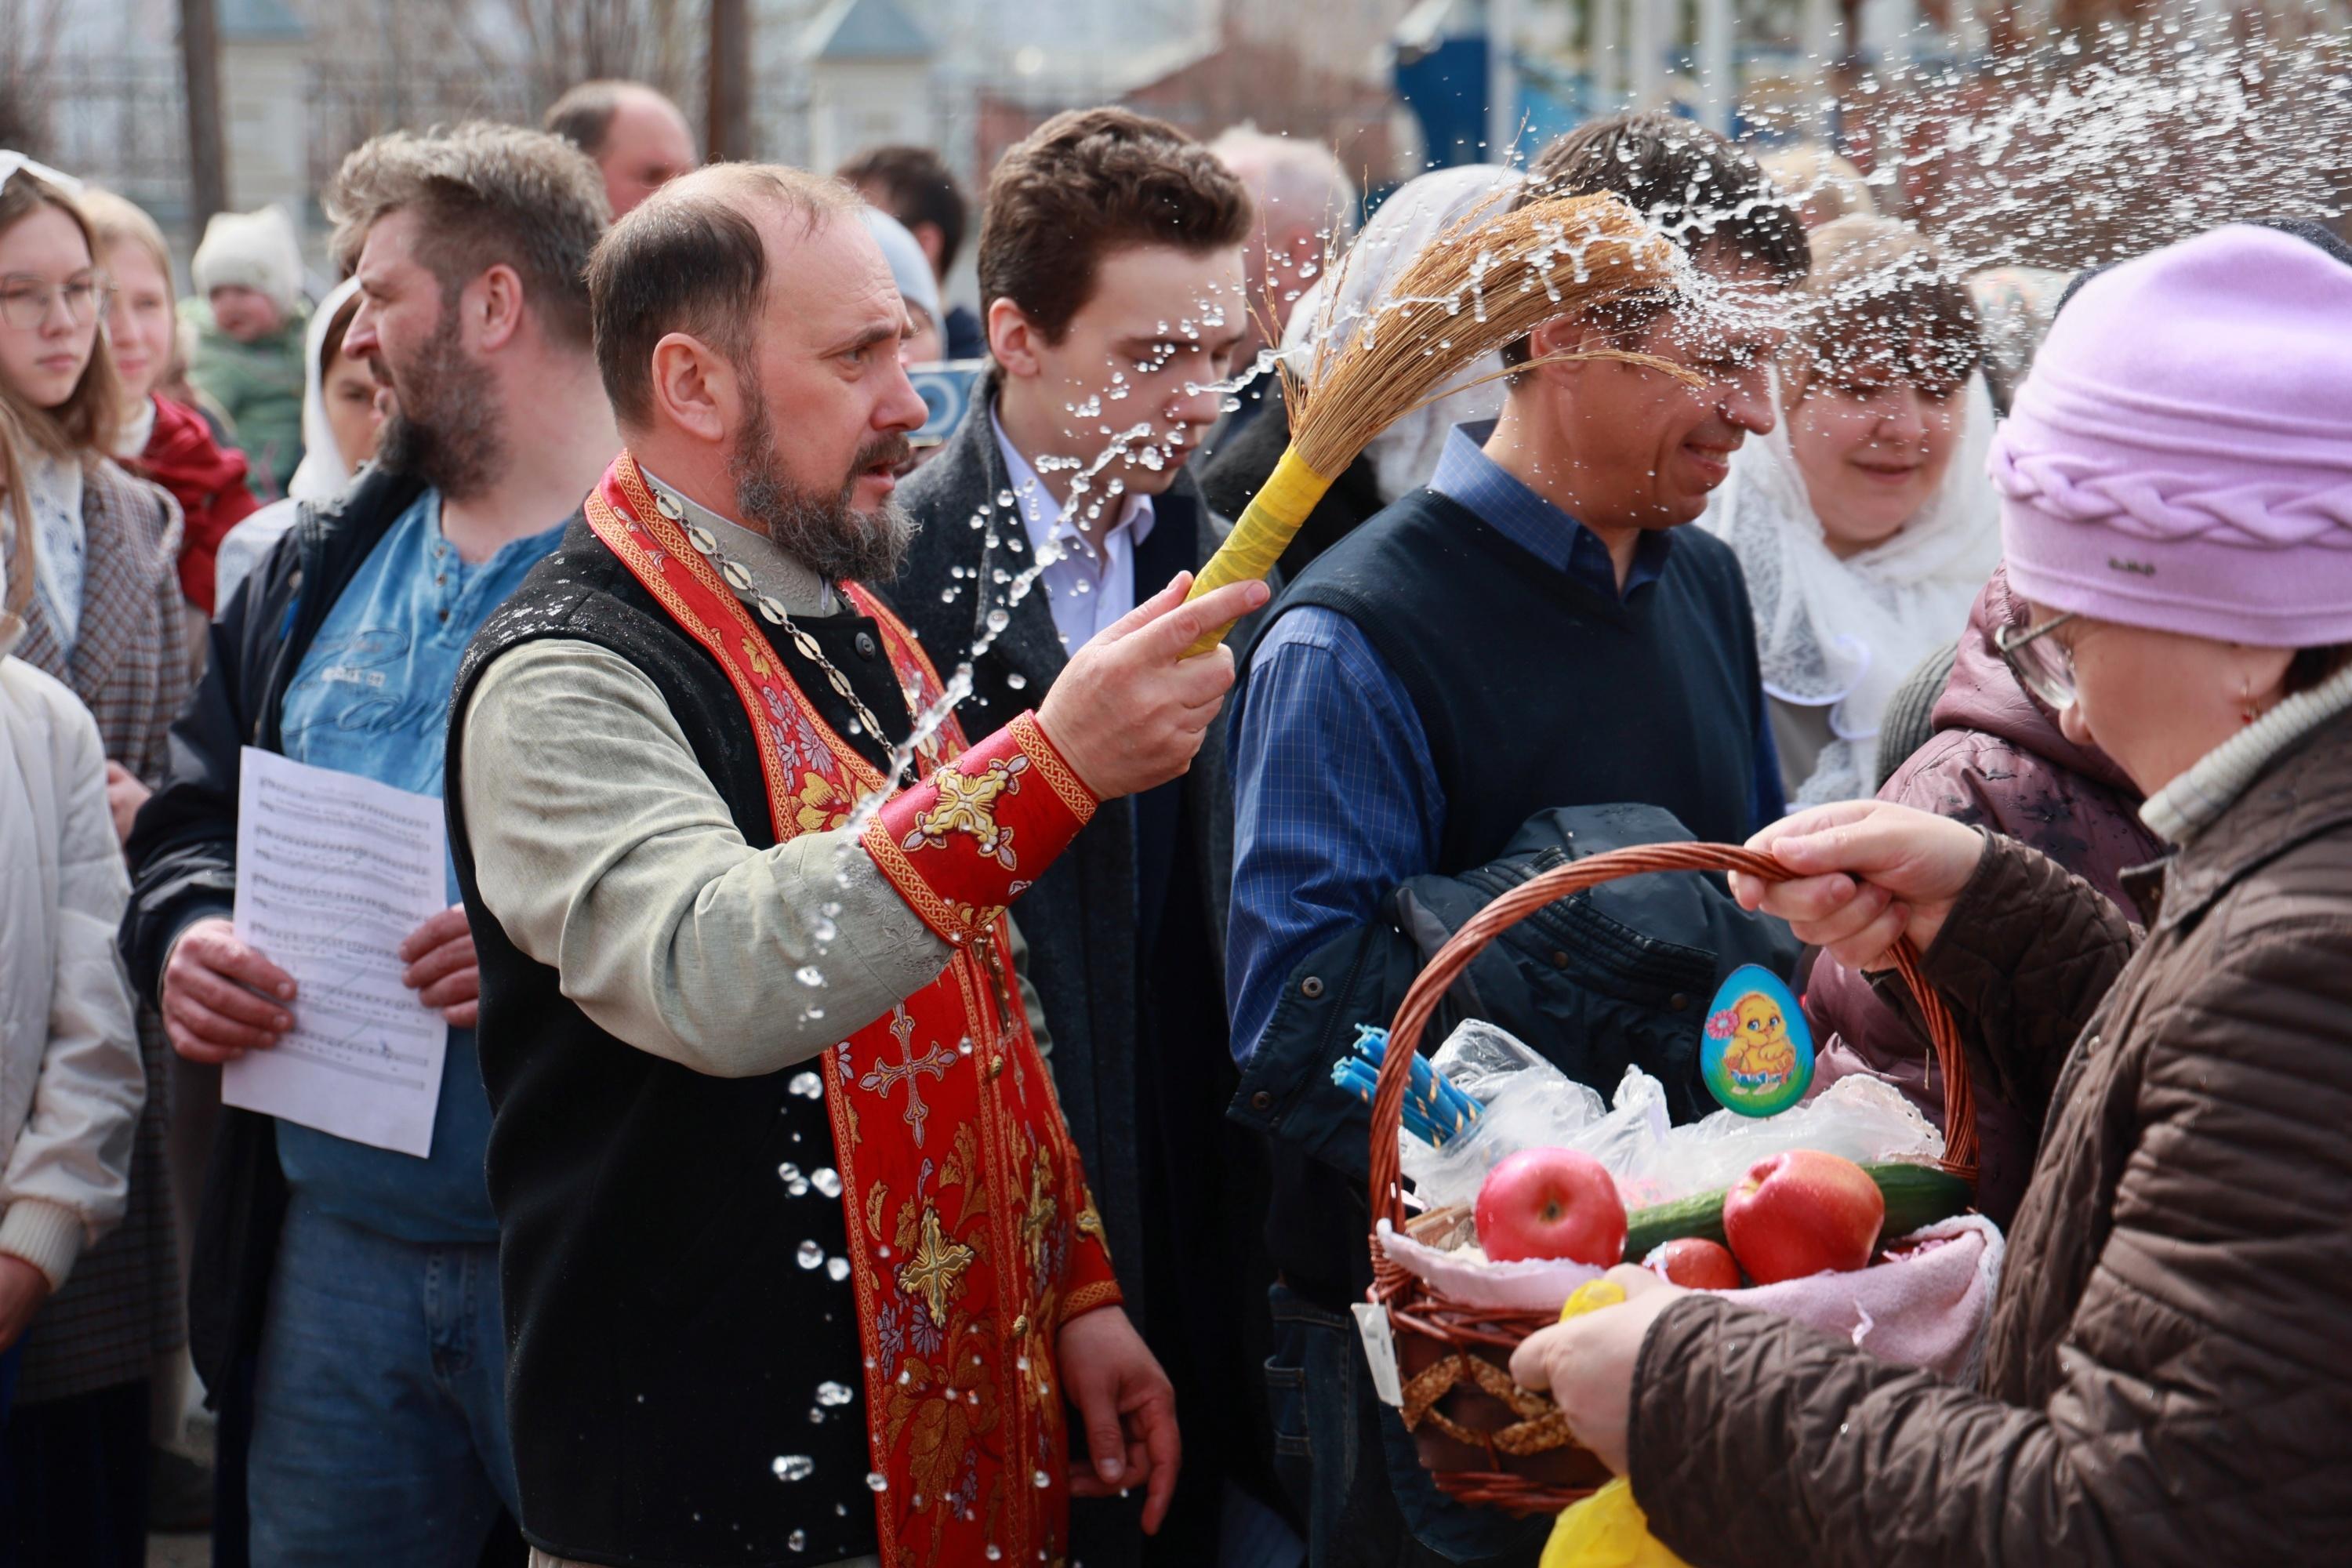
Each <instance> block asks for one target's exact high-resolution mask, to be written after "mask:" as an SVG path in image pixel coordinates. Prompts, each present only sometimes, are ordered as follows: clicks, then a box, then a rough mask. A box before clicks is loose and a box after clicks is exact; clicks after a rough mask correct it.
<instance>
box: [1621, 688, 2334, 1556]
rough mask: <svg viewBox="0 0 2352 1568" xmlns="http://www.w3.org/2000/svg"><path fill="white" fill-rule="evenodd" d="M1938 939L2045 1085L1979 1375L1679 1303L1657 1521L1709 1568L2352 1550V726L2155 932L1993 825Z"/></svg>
mask: <svg viewBox="0 0 2352 1568" xmlns="http://www.w3.org/2000/svg"><path fill="white" fill-rule="evenodd" d="M2136 944H2137V951H2134V949H2135V945H2136ZM1927 957H1928V970H1929V973H1930V975H1931V977H1932V978H1933V980H1934V982H1935V984H1936V985H1937V989H1938V990H1939V991H1941V992H1942V993H1943V994H1945V996H1946V997H1947V998H1948V999H1949V1000H1950V1001H1951V1002H1952V1004H1953V1005H1954V1006H1955V1008H1956V1010H1957V1011H1958V1013H1959V1014H1960V1015H1961V1016H1962V1019H1963V1023H1964V1026H1965V1027H1966V1028H1968V1030H1969V1032H1970V1033H1971V1035H1972V1036H1974V1037H1975V1038H1974V1041H1973V1043H1974V1044H1976V1045H1978V1046H1979V1047H1981V1048H1983V1049H1984V1050H1986V1051H1987V1052H1989V1053H1990V1055H1991V1056H1992V1057H1993V1058H1995V1059H1996V1060H1998V1061H2000V1063H2001V1064H2002V1065H2003V1067H2004V1069H2005V1070H2006V1072H2007V1073H2008V1075H2009V1077H2010V1079H2011V1081H2012V1082H2013V1083H2016V1084H2020V1085H2027V1086H2032V1087H2033V1088H2034V1089H2037V1090H2038V1091H2039V1092H2042V1093H2043V1094H2045V1095H2046V1096H2047V1102H2048V1108H2049V1109H2048V1116H2047V1125H2046V1130H2045V1132H2044V1135H2043V1138H2042V1151H2041V1156H2040V1159H2039V1160H2038V1162H2037V1163H2036V1164H2035V1167H2034V1172H2033V1178H2032V1184H2031V1186H2030V1188H2029V1190H2028V1192H2027V1194H2026V1196H2025V1201H2024V1204H2023V1206H2022V1207H2021V1209H2020V1211H2019V1214H2018V1217H2017V1223H2016V1226H2015V1227H2014V1228H2013V1230H2012V1231H2011V1236H2010V1245H2009V1252H2008V1257H2007V1258H2006V1260H2005V1262H2004V1264H2003V1267H2002V1274H2001V1280H2000V1291H1999V1294H1998V1297H1997V1299H1996V1305H1995V1309H1994V1313H1993V1321H1992V1330H1991V1337H1990V1344H1989V1345H1988V1347H1987V1351H1986V1354H1985V1363H1984V1367H1983V1373H1982V1376H1981V1379H1980V1385H1979V1388H1977V1389H1968V1388H1960V1387H1954V1386H1951V1385H1949V1384H1943V1383H1940V1382H1938V1381H1937V1380H1936V1379H1935V1378H1933V1377H1931V1376H1929V1375H1928V1374H1927V1373H1917V1372H1909V1371H1906V1370H1903V1369H1901V1368H1897V1367H1895V1366H1891V1365H1888V1364H1886V1363H1881V1362H1877V1361H1874V1360H1873V1359H1871V1358H1870V1357H1869V1356H1867V1355H1866V1354H1864V1352H1861V1351H1859V1350H1857V1349H1855V1348H1854V1347H1853V1345H1851V1344H1847V1343H1845V1342H1840V1341H1832V1340H1830V1339H1827V1338H1824V1337H1822V1336H1820V1335H1817V1334H1814V1333H1812V1332H1811V1331H1808V1330H1805V1329H1802V1328H1800V1327H1798V1326H1797V1325H1795V1324H1793V1323H1790V1322H1787V1321H1781V1320H1776V1319H1771V1318H1767V1317H1764V1316H1762V1315H1760V1314H1758V1313H1755V1312H1753V1311H1750V1310H1742V1309H1740V1308H1737V1307H1733V1306H1730V1305H1728V1304H1727V1303H1725V1302H1723V1301H1720V1300H1712V1299H1709V1298H1706V1297H1696V1298H1694V1299H1692V1300H1688V1301H1685V1302H1679V1303H1677V1304H1676V1305H1675V1306H1674V1307H1673V1308H1672V1309H1670V1310H1667V1311H1666V1312H1665V1313H1664V1314H1663V1315H1662V1316H1661V1317H1660V1318H1659V1319H1658V1321H1657V1322H1656V1324H1655V1325H1654V1327H1653V1328H1652V1330H1651V1331H1650V1333H1649V1335H1648V1337H1647V1338H1646V1340H1645V1341H1644V1342H1643V1348H1642V1354H1641V1360H1640V1363H1639V1365H1638V1367H1637V1369H1636V1373H1635V1382H1634V1394H1633V1416H1632V1428H1631V1434H1630V1438H1631V1455H1632V1470H1633V1490H1634V1495H1635V1496H1636V1498H1637V1499H1638V1500H1640V1501H1641V1503H1642V1505H1643V1508H1645V1509H1646V1510H1649V1514H1650V1519H1651V1523H1652V1528H1653V1529H1654V1531H1656V1533H1657V1534H1658V1536H1659V1537H1660V1539H1662V1540H1663V1541H1664V1542H1666V1544H1668V1545H1669V1546H1671V1547H1672V1548H1674V1550H1675V1551H1676V1552H1679V1553H1681V1554H1682V1555H1683V1557H1684V1558H1685V1559H1686V1560H1687V1561H1688V1562H1690V1563H1693V1564H1694V1565H1696V1568H1748V1565H1750V1564H1754V1565H1758V1568H1762V1565H1765V1564H1774V1565H1777V1564H1782V1563H1808V1564H1823V1565H1827V1568H1840V1565H1846V1564H1852V1565H1855V1568H1861V1565H1864V1564H1868V1565H1871V1568H1877V1565H1880V1564H1901V1565H1903V1568H1934V1565H1939V1564H1951V1565H1953V1568H1958V1565H1960V1564H1969V1565H1971V1568H1974V1565H1977V1564H1999V1565H2003V1568H2008V1565H2021V1564H2037V1565H2038V1564H2077V1563H2079V1564H2115V1565H2117V1568H2125V1565H2128V1568H2165V1565H2168V1564H2180V1565H2182V1568H2192V1565H2193V1568H2218V1565H2221V1564H2235V1563H2248V1564H2255V1563H2260V1564H2265V1565H2268V1564H2286V1563H2338V1562H2344V1561H2346V1560H2347V1550H2352V1548H2347V1529H2348V1528H2352V1355H2347V1333H2352V720H2337V721H2333V722H2332V723H2331V724H2330V725H2328V726H2326V727H2325V728H2323V729H2322V730H2321V731H2319V732H2318V733H2316V734H2315V736H2313V737H2311V738H2310V739H2308V740H2307V741H2306V742H2304V744H2303V745H2302V746H2301V748H2300V749H2298V750H2296V751H2294V752H2290V753H2289V754H2288V755H2286V756H2285V757H2284V758H2282V759H2281V760H2279V761H2278V762H2276V763H2273V766H2272V768H2271V769H2270V770H2269V772H2268V773H2265V774H2264V775H2263V778H2261V779H2260V780H2259V781H2257V782H2256V783H2255V784H2254V785H2253V786H2252V788H2251V789H2249V790H2248V791H2247V792H2246V794H2245V795H2244V796H2242V798H2241V799H2240V800H2239V801H2238V803H2237V804H2236V805H2233V806H2232V807H2231V809H2230V810H2229V811H2228V813H2227V814H2225V815H2224V816H2222V817H2221V818H2220V819H2219V820H2217V821H2215V822H2214V823H2213V824H2212V825H2211V826H2209V827H2207V828H2206V829H2205V831H2204V832H2203V833H2202V834H2200V836H2199V837H2198V838H2197V839H2196V840H2195V842H2194V843H2192V844H2191V845H2189V847H2187V848H2186V849H2184V850H2183V851H2182V852H2181V853H2180V854H2179V857H2178V858H2176V859H2175V861H2174V862H2173V864H2172V865H2171V867H2170V869H2169V871H2168V874H2167V876H2166V879H2165V883H2164V886H2163V889H2162V892H2161V900H2160V905H2159V906H2158V912H2157V913H2156V914H2155V917H2154V919H2153V923H2152V925H2151V926H2150V928H2149V930H2148V931H2147V934H2146V937H2145V940H2144V941H2141V940H2140V938H2139V935H2138V933H2137V932H2136V931H2134V930H2133V929H2132V928H2131V927H2130V926H2129V925H2128V924H2127V923H2126V921H2125V919H2124V917H2123V916H2122V915H2121V914H2120V913H2119V912H2118V911H2117V910H2116V908H2115V906H2114V905H2113V904H2111V903H2109V902H2108V901H2107V900H2105V898H2102V897H2101V896H2100V895H2099V894H2097V893H2096V892H2095V891H2093V890H2092V889H2091V888H2090V887H2089V886H2088V885H2086V884H2084V883H2083V882H2082V881H2080V880H2077V879H2072V878H2070V877H2068V876H2066V875H2065V874H2064V873H2063V872H2062V871H2061V870H2060V869H2059V868H2057V867H2056V866H2055V865H2054V864H2053V862H2051V861H2050V860H2048V859H2046V858H2043V857H2042V856H2041V855H2040V854H2038V853H2036V852H2035V851H2033V850H2032V849H2030V848H2028V847H2024V846H2023V845H2021V844H2018V843H2016V842H2014V841H2012V840H2009V839H2005V838H2000V837H1989V838H1988V840H1987V847H1986V850H1985V855H1984V859H1983V862H1982V864H1981V865H1980V866H1979V869H1978V871H1977V874H1976V877H1975V879H1974V880H1973V881H1972V882H1971V883H1970V884H1969V889H1968V891H1967V893H1966V894H1965V895H1964V896H1963V897H1962V899H1961V900H1960V905H1959V907H1958V909H1956V910H1954V912H1953V915H1952V917H1951V918H1950V919H1949V920H1948V921H1947V922H1946V924H1945V927H1944V931H1943V934H1942V936H1941V937H1940V938H1939V939H1938V940H1937V943H1936V946H1935V947H1934V949H1933V950H1932V951H1931V952H1929V954H1928V955H1927Z"/></svg>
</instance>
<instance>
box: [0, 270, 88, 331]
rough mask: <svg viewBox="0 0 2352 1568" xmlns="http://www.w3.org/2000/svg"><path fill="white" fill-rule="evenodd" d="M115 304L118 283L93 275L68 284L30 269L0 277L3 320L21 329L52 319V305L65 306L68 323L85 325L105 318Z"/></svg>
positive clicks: (0, 318)
mask: <svg viewBox="0 0 2352 1568" xmlns="http://www.w3.org/2000/svg"><path fill="white" fill-rule="evenodd" d="M113 304H114V285H113V284H112V283H110V282H109V281H107V279H105V278H103V277H100V276H97V275H95V274H93V275H92V276H90V277H88V278H76V279H71V280H70V281H68V282H65V283H52V282H50V281H49V280H48V279H46V278H41V277H37V276H36V275H35V274H33V273H29V272H12V273H10V274H9V275H8V276H6V277H5V278H0V321H6V322H7V323H8V324H9V325H10V326H12V327H14V328H16V330H17V331H20V332H29V331H34V330H35V329H37V328H38V327H39V326H40V324H41V323H42V322H44V321H47V320H48V319H49V307H50V306H52V305H63V306H64V307H65V312H66V322H67V324H68V325H69V326H76V327H79V326H82V325H84V324H86V323H88V322H90V321H100V320H103V319H104V317H105V315H106V313H107V311H108V310H110V309H111V308H112V307H113Z"/></svg>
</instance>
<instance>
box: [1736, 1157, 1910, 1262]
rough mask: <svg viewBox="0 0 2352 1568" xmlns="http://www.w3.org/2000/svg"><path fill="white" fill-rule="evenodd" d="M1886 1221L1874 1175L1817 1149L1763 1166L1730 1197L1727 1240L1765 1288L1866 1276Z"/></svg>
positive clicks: (1764, 1161)
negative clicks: (1819, 1277) (1822, 1277)
mask: <svg viewBox="0 0 2352 1568" xmlns="http://www.w3.org/2000/svg"><path fill="white" fill-rule="evenodd" d="M1885 1219H1886V1197H1885V1194H1883V1193H1881V1192H1880V1191H1879V1190H1878V1184H1877V1183H1875V1182H1874V1181H1872V1180H1871V1179H1870V1173H1868V1172H1866V1171H1864V1169H1863V1168H1862V1167H1861V1166H1860V1165H1857V1164H1855V1163H1853V1161H1851V1160H1843V1159H1840V1158H1839V1157H1838V1156H1837V1155H1835V1154H1824V1153H1822V1152H1820V1151H1819V1150H1816V1149H1792V1150H1790V1151H1789V1152H1787V1153H1785V1154H1774V1155H1771V1156H1769V1157H1768V1158H1766V1159H1762V1160H1759V1161H1757V1162H1756V1163H1755V1164H1754V1165H1752V1166H1750V1167H1748V1175H1747V1178H1746V1179H1745V1180H1744V1181H1742V1182H1741V1183H1740V1184H1738V1186H1736V1187H1734V1188H1732V1189H1731V1190H1730V1191H1729V1192H1728V1193H1726V1194H1724V1196H1723V1234H1724V1237H1725V1238H1726V1239H1727V1240H1728V1241H1729V1242H1730V1243H1731V1251H1732V1255H1733V1256H1734V1257H1736V1258H1738V1259H1739V1267H1740V1268H1744V1269H1746V1270H1747V1271H1748V1278H1749V1279H1753V1280H1755V1281H1756V1283H1758V1284H1759V1285H1776V1284H1778V1283H1780V1281H1781V1280H1783V1279H1803V1278H1805V1277H1806V1276H1807V1275H1809V1274H1820V1273H1823V1272H1836V1273H1840V1274H1843V1273H1846V1272H1849V1271H1850V1270H1853V1269H1856V1268H1861V1267H1863V1266H1864V1264H1866V1263H1868V1262H1869V1261H1870V1249H1871V1248H1872V1247H1874V1246H1876V1245H1877V1243H1878V1227H1879V1226H1881V1225H1882V1224H1884V1223H1885Z"/></svg>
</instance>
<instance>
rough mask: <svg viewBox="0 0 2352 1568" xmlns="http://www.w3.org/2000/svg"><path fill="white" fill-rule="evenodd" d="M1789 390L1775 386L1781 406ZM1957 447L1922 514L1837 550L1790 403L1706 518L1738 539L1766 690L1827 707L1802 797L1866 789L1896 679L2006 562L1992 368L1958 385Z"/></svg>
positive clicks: (1948, 633) (1750, 447) (1950, 630)
mask: <svg viewBox="0 0 2352 1568" xmlns="http://www.w3.org/2000/svg"><path fill="white" fill-rule="evenodd" d="M1773 397H1774V400H1775V402H1776V404H1777V403H1778V402H1779V400H1780V387H1779V386H1778V385H1777V384H1776V385H1775V387H1774V389H1773ZM1961 399H1962V402H1961V428H1960V432H1959V448H1958V450H1957V451H1956V452H1954V453H1953V454H1952V460H1951V465H1950V467H1948V468H1946V469H1945V470H1944V482H1943V483H1942V485H1940V486H1939V487H1937V491H1936V493H1935V495H1934V496H1932V497H1931V498H1929V500H1928V501H1927V505H1926V506H1925V507H1923V508H1921V509H1920V511H1919V514H1918V515H1917V516H1916V517H1915V518H1913V519H1912V520H1911V521H1909V522H1907V523H1906V524H1904V525H1903V529H1902V531H1901V532H1899V533H1897V534H1895V536H1894V537H1893V538H1891V539H1889V540H1887V541H1886V542H1885V543H1884V544H1880V545H1876V546H1874V547H1873V548H1872V549H1869V550H1865V551H1864V552H1861V553H1860V554H1858V555H1851V556H1848V557H1846V558H1845V559H1844V560H1840V559H1839V558H1838V557H1837V556H1836V555H1834V554H1832V553H1831V552H1830V547H1829V542H1828V540H1827V539H1826V538H1825V537H1824V536H1823V534H1822V520H1821V518H1820V517H1819V516H1818V515H1816V514H1815V512H1814V510H1813V506H1812V500H1811V497H1810V496H1809V495H1808V494H1807V493H1806V489H1805V480H1804V476H1803V474H1802V473H1801V472H1800V471H1799V469H1798V468H1797V459H1796V455H1795V453H1794V452H1792V451H1791V450H1790V447H1789V434H1788V432H1789V419H1788V415H1787V412H1786V409H1785V407H1783V412H1782V414H1781V417H1780V420H1779V421H1778V422H1777V423H1776V424H1775V425H1774V426H1773V428H1772V433H1771V434H1770V435H1769V436H1766V437H1760V438H1759V437H1749V438H1748V441H1747V442H1746V443H1744V444H1743V445H1742V446H1741V447H1740V448H1739V450H1738V452H1737V453H1735V454H1733V456H1732V459H1731V477H1730V478H1729V479H1726V480H1725V481H1724V483H1723V487H1722V489H1718V490H1717V492H1716V493H1715V495H1714V497H1713V498H1712V500H1710V501H1709V502H1708V505H1707V509H1706V515H1705V516H1703V517H1702V518H1701V519H1700V520H1699V524H1700V526H1701V527H1703V528H1706V530H1708V531H1710V532H1713V533H1715V534H1717V535H1718V536H1719V537H1721V538H1722V539H1723V541H1724V542H1726V543H1727V544H1729V545H1730V546H1731V548H1732V551H1733V552H1734V553H1736V554H1737V555H1738V557H1739V564H1740V568H1741V570H1742V571H1743V572H1745V573H1746V574H1747V577H1748V600H1749V602H1750V603H1751V605H1753V606H1754V609H1755V613H1756V644H1757V654H1758V656H1759V659H1760V661H1761V663H1762V666H1763V676H1764V689H1765V690H1766V691H1768V692H1769V693H1770V694H1771V695H1772V696H1774V697H1777V698H1779V699H1780V700H1782V701H1784V702H1789V703H1792V704H1796V705H1798V706H1801V707H1808V708H1827V709H1828V710H1830V711H1829V721H1830V731H1831V734H1832V741H1831V743H1830V745H1829V746H1828V747H1827V748H1826V749H1825V750H1823V752H1822V756H1821V761H1820V763H1819V765H1818V766H1817V767H1816V768H1815V769H1814V771H1813V773H1812V776H1811V777H1810V778H1808V779H1807V780H1806V781H1805V782H1804V784H1803V785H1802V786H1801V787H1800V788H1799V790H1798V791H1797V795H1796V798H1795V799H1794V800H1792V801H1790V805H1791V806H1792V807H1793V806H1798V805H1817V804H1819V803H1820V802H1822V801H1830V800H1851V799H1854V798H1857V797H1860V796H1864V795H1869V794H1870V793H1871V788H1870V783H1871V781H1870V773H1871V768H1870V765H1869V764H1870V763H1871V760H1872V758H1871V751H1872V748H1871V747H1870V746H1869V745H1868V744H1867V742H1871V741H1873V740H1874V738H1875V737H1876V736H1877V734H1878V725H1879V719H1880V717H1881V715H1882V714H1884V713H1885V710H1886V703H1887V700H1888V699H1889V698H1891V697H1892V696H1894V694H1895V688H1896V687H1898V686H1900V685H1902V684H1903V680H1904V678H1905V677H1906V676H1908V675H1909V674H1910V673H1911V672H1912V671H1913V670H1914V669H1916V668H1918V666H1919V664H1920V663H1921V662H1922V661H1923V660H1925V659H1926V658H1927V656H1928V655H1929V654H1931V653H1933V652H1935V651H1936V650H1937V648H1939V647H1943V646H1944V644H1946V643H1948V642H1950V641H1951V640H1952V639H1953V638H1954V637H1958V636H1959V635H1960V632H1961V630H1962V629H1963V628H1964V627H1966V626H1967V625H1968V620H1969V606H1970V605H1973V604H1975V602H1976V596H1977V594H1978V592H1979V590H1980V589H1982V588H1983V587H1984V585H1985V580H1986V579H1987V578H1989V577H1990V576H1991V575H1992V570H1993V568H1994V567H1995V566H1996V565H1998V564H1999V563H2000V495H1999V493H1998V492H1997V491H1995V490H1994V489H1993V488H1992V483H1991V481H1990V479H1987V478H1986V477H1985V459H1986V457H1987V454H1988V453H1989V452H1990V448H1991V446H1992V428H1993V413H1992V398H1991V396H1990V395H1989V394H1988V393H1987V392H1986V390H1985V384H1984V377H1983V376H1982V375H1980V374H1979V375H1971V376H1969V381H1968V385H1967V387H1966V388H1965V389H1964V390H1963V391H1962V393H1961Z"/></svg>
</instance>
